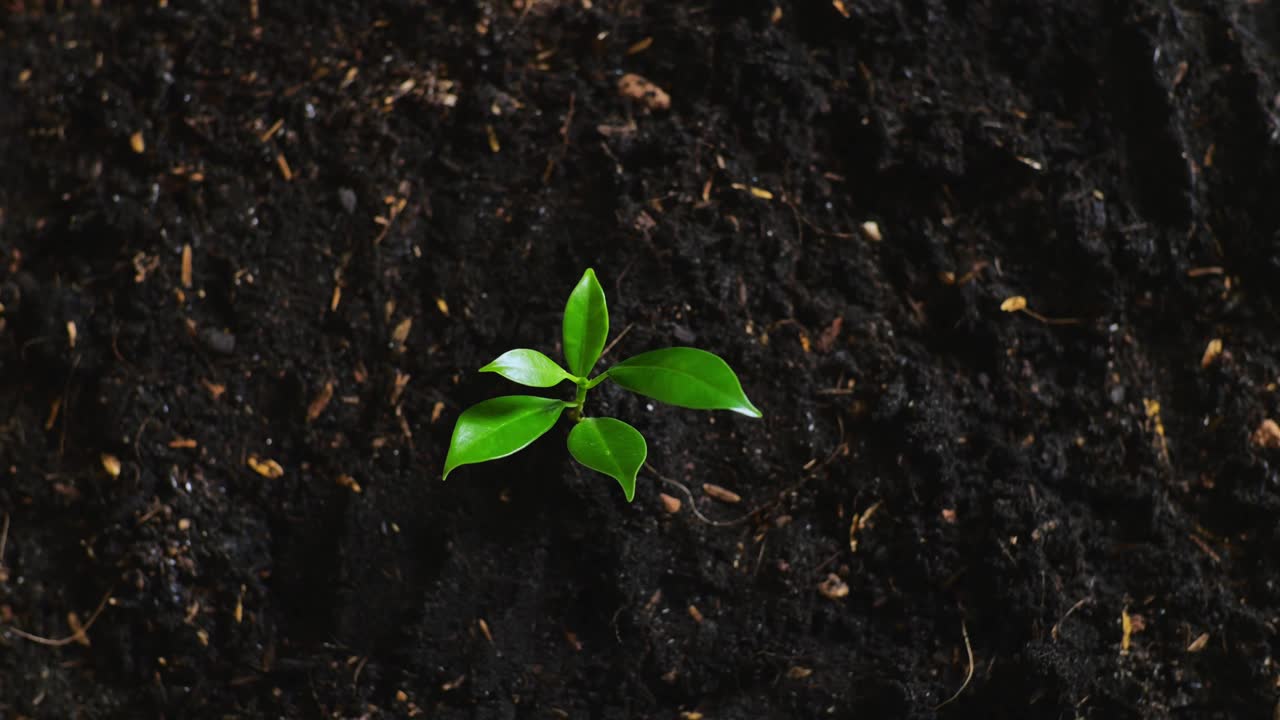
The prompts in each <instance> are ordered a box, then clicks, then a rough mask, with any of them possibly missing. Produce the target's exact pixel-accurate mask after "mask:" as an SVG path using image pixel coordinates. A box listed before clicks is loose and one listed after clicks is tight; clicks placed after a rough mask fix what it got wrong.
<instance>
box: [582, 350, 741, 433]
mask: <svg viewBox="0 0 1280 720" xmlns="http://www.w3.org/2000/svg"><path fill="white" fill-rule="evenodd" d="M606 374H607V375H608V376H609V377H610V378H611V379H612V380H613V381H614V382H616V383H618V384H619V385H621V386H622V387H624V388H626V389H628V390H630V391H631V392H634V393H640V394H641V395H647V396H648V397H651V398H653V399H654V400H661V401H662V402H664V403H668V404H671V405H678V406H680V407H687V408H693V409H694V410H732V411H734V412H737V413H742V414H743V415H748V416H750V417H754V418H758V417H761V415H760V411H759V410H758V409H756V406H755V405H752V404H751V401H750V400H748V399H747V396H746V394H744V393H743V392H742V383H740V382H738V376H737V375H734V374H733V370H731V369H729V365H728V363H726V362H725V361H724V360H721V359H720V358H719V357H718V356H716V355H713V354H711V353H709V352H707V351H706V350H698V349H697V348H689V347H673V348H666V349H665V350H653V351H650V352H647V353H641V354H639V355H636V356H635V357H633V358H628V359H627V360H623V361H622V362H620V363H618V364H617V365H614V366H613V367H611V368H609V370H608V372H607V373H606Z"/></svg>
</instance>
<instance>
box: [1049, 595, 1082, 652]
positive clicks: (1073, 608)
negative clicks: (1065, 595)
mask: <svg viewBox="0 0 1280 720" xmlns="http://www.w3.org/2000/svg"><path fill="white" fill-rule="evenodd" d="M1091 602H1093V596H1092V595H1085V596H1084V597H1082V598H1080V599H1079V600H1077V601H1076V604H1075V605H1072V606H1071V608H1070V609H1069V610H1067V612H1066V614H1065V615H1063V616H1062V618H1061V619H1059V620H1058V622H1056V623H1054V624H1053V627H1052V628H1050V630H1049V637H1051V638H1053V641H1054V642H1057V641H1058V629H1059V628H1060V627H1062V623H1064V622H1066V621H1067V618H1069V617H1071V613H1073V612H1075V611H1077V610H1079V609H1080V608H1082V607H1084V606H1085V605H1088V604H1089V603H1091Z"/></svg>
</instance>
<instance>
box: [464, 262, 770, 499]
mask: <svg viewBox="0 0 1280 720" xmlns="http://www.w3.org/2000/svg"><path fill="white" fill-rule="evenodd" d="M608 335H609V310H608V308H607V307H606V305H605V300H604V289H603V288H601V287H600V282H599V281H598V280H596V274H595V272H593V271H592V270H591V269H590V268H588V269H587V271H586V272H585V273H583V274H582V279H581V280H579V281H578V284H577V286H576V287H574V288H573V292H572V293H570V294H569V302H568V303H567V304H566V305H565V308H564V359H565V364H566V365H568V366H569V369H568V370H565V369H564V368H563V367H561V366H560V365H559V364H557V363H556V361H554V360H552V359H551V358H549V357H547V356H546V355H544V354H542V353H540V352H538V351H537V350H527V349H519V350H509V351H507V352H505V353H503V354H502V355H501V356H499V357H498V359H497V360H494V361H493V362H491V363H489V364H488V365H485V366H484V367H482V368H480V372H493V373H498V374H499V375H501V376H503V377H505V378H506V379H508V380H510V381H512V382H516V383H519V384H521V385H527V386H529V387H537V388H549V387H554V386H556V385H559V384H560V383H562V382H564V381H566V380H568V381H571V382H573V383H574V384H575V385H577V395H576V397H574V399H573V400H572V401H569V400H557V399H554V398H545V397H538V396H534V395H506V396H503V397H496V398H493V399H492V400H485V401H484V402H482V403H479V404H476V405H473V406H471V407H470V408H467V410H466V411H464V412H463V413H462V415H461V416H459V417H458V424H457V425H456V426H455V427H454V429H453V439H452V440H450V441H449V454H448V456H447V457H446V458H445V461H444V477H445V479H448V478H449V473H451V472H453V470H454V469H455V468H457V467H459V466H461V465H470V464H473V463H481V462H485V461H487V460H497V459H498V458H503V457H506V456H508V455H512V454H514V453H517V452H519V451H520V450H523V449H524V448H526V447H528V445H529V444H530V443H532V442H533V441H534V440H537V439H538V438H539V437H541V436H542V435H543V434H544V433H546V432H547V431H548V430H550V429H551V428H552V427H554V426H555V424H556V421H558V420H559V419H560V416H561V414H563V413H564V412H565V411H566V410H568V411H569V417H570V418H571V419H572V420H573V422H574V425H573V429H572V430H571V431H569V453H570V454H571V455H573V458H574V459H575V460H577V461H578V462H580V463H582V464H583V465H585V466H587V467H588V468H591V469H592V470H595V471H597V472H601V473H604V474H605V475H608V476H609V477H611V478H613V479H615V480H617V481H618V484H620V485H621V486H622V490H623V492H624V493H626V496H627V502H631V501H632V500H633V499H635V494H636V474H637V473H638V472H640V467H641V466H642V465H644V460H645V457H646V456H647V455H648V453H649V448H648V446H647V444H646V443H645V441H644V436H643V435H641V434H640V432H639V431H638V430H636V429H635V428H633V427H631V426H630V425H628V424H626V423H624V422H622V421H621V420H615V419H614V418H609V417H587V416H586V414H585V413H584V412H583V410H584V408H585V407H586V401H587V392H588V391H590V390H591V389H592V388H594V387H595V386H597V385H599V384H600V383H602V382H604V381H605V380H612V381H613V382H615V383H617V384H619V385H621V386H622V387H624V388H626V389H627V390H630V391H631V392H634V393H639V394H640V395H645V396H647V397H651V398H653V399H654V400H658V401H661V402H664V403H668V404H670V405H678V406H680V407H686V408H693V409H694V410H732V411H733V412H737V413H742V414H743V415H747V416H749V417H753V418H758V417H760V411H759V410H757V409H756V406H755V405H752V404H751V401H750V400H748V399H747V396H746V395H745V394H744V393H743V392H742V384H741V383H740V382H738V376H737V375H735V374H734V373H733V370H731V369H730V368H729V365H728V363H726V362H725V361H724V360H722V359H720V358H719V357H718V356H716V355H713V354H712V353H709V352H707V351H705V350H698V349H697V348H690V347H672V348H666V349H664V350H653V351H650V352H646V353H641V354H639V355H636V356H635V357H633V358H629V359H627V360H623V361H622V362H620V363H618V364H616V365H614V366H613V367H611V368H609V369H608V370H606V371H604V372H602V373H600V374H598V375H596V376H595V377H588V376H589V375H590V374H591V370H592V369H593V368H594V367H595V366H596V362H598V361H599V360H600V354H601V353H602V352H603V351H604V343H605V339H606V338H607V337H608Z"/></svg>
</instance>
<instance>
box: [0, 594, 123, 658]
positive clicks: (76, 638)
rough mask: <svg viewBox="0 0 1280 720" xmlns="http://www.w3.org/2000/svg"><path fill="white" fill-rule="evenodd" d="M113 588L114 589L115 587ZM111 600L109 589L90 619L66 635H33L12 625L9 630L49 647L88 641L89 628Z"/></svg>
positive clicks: (25, 638)
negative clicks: (57, 636) (48, 636)
mask: <svg viewBox="0 0 1280 720" xmlns="http://www.w3.org/2000/svg"><path fill="white" fill-rule="evenodd" d="M112 589H113V590H114V588H112ZM110 600H111V590H108V591H107V594H106V595H103V596H102V601H101V602H99V603H98V607H96V608H94V610H93V614H92V615H90V616H89V619H88V620H86V621H85V622H84V624H83V625H81V626H80V627H77V628H74V630H75V631H74V632H72V633H71V634H70V635H68V636H66V637H61V638H57V639H52V638H46V637H40V636H39V635H32V634H31V633H29V632H27V631H25V630H21V629H19V628H16V627H12V626H10V627H9V632H11V633H13V634H14V635H17V636H18V637H20V638H22V639H24V640H30V641H31V642H33V643H39V644H40V645H48V646H49V647H65V646H67V645H70V644H71V643H74V642H87V639H88V632H89V628H91V627H93V624H94V623H95V622H97V621H98V617H99V616H101V615H102V611H103V610H105V609H106V607H107V603H108V602H109V601H110Z"/></svg>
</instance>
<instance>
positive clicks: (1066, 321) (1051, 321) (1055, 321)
mask: <svg viewBox="0 0 1280 720" xmlns="http://www.w3.org/2000/svg"><path fill="white" fill-rule="evenodd" d="M1022 312H1024V313H1026V314H1027V315H1030V316H1031V317H1033V318H1035V319H1036V320H1039V321H1040V322H1042V323H1044V324H1045V325H1079V324H1080V323H1081V320H1080V319H1079V318H1051V317H1047V316H1045V315H1041V314H1040V313H1038V312H1036V311H1035V310H1032V309H1031V308H1023V309H1022Z"/></svg>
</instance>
